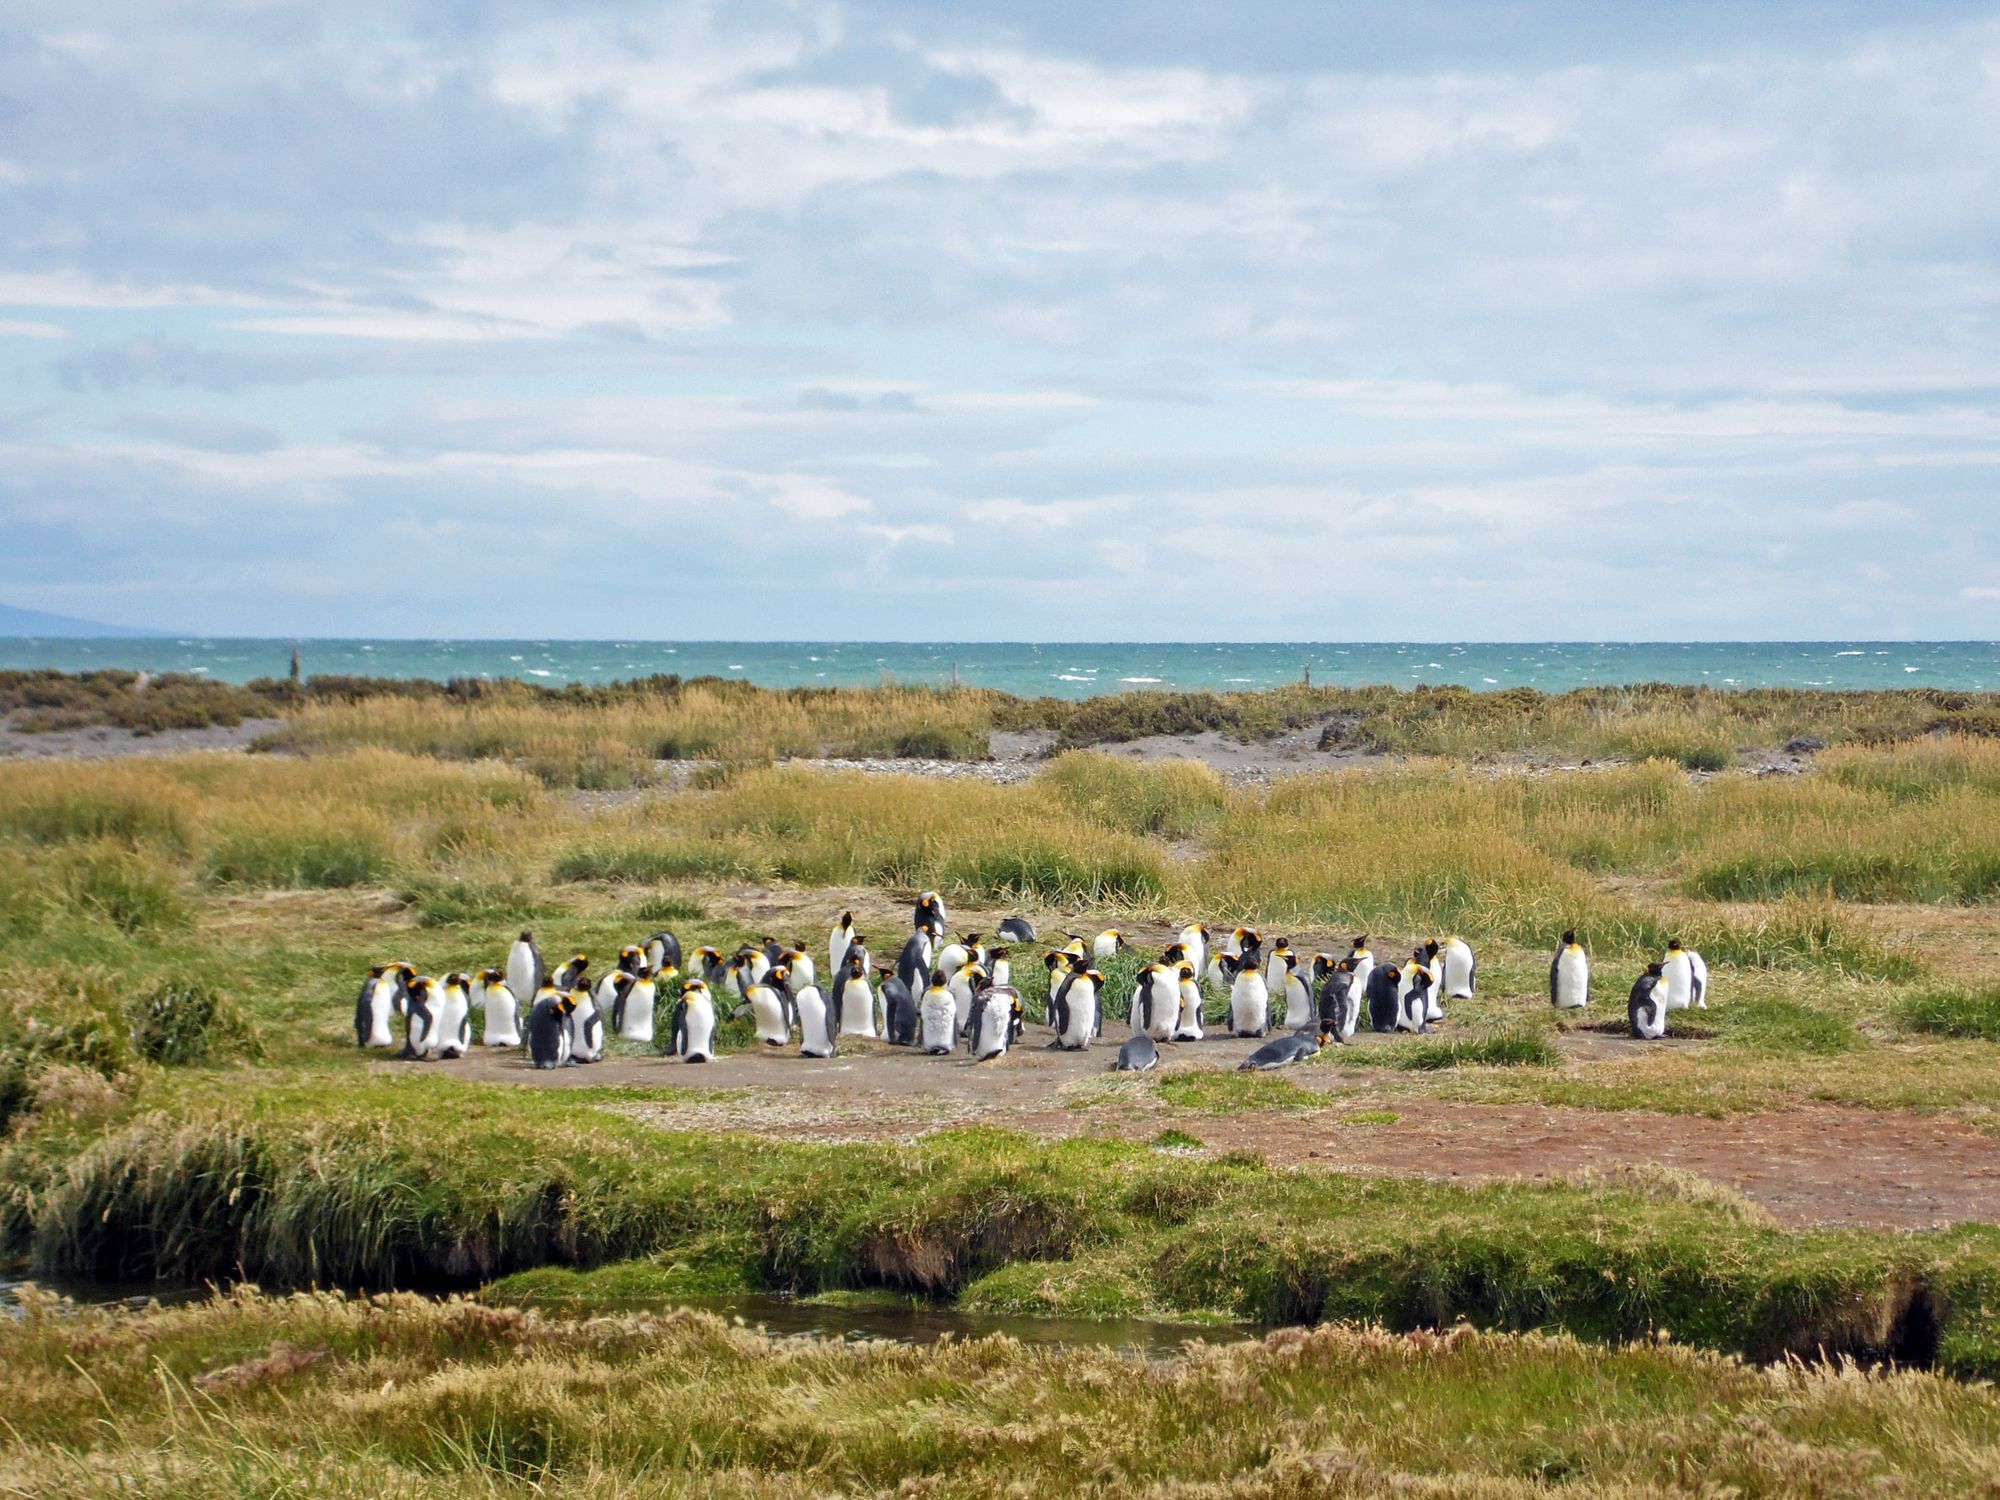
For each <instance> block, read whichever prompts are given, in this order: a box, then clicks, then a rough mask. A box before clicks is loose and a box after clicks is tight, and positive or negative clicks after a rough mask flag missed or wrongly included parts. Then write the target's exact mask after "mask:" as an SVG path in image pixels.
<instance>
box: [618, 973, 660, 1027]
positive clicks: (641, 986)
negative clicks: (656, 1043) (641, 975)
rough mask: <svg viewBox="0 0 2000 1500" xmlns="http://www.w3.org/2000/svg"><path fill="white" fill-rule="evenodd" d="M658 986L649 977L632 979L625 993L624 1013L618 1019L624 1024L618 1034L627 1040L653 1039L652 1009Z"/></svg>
mask: <svg viewBox="0 0 2000 1500" xmlns="http://www.w3.org/2000/svg"><path fill="white" fill-rule="evenodd" d="M658 995H659V986H658V985H656V984H655V983H654V982H653V981H652V980H650V979H639V980H635V981H633V984H632V988H631V989H630V990H628V991H626V994H625V1013H624V1015H623V1016H622V1017H620V1019H621V1020H622V1021H623V1022H624V1025H622V1026H620V1027H619V1028H618V1034H619V1035H620V1036H621V1037H623V1038H624V1039H625V1040H626V1041H628V1042H650V1041H651V1040H652V1039H653V1010H654V1008H655V1006H656V1004H657V1001H658Z"/></svg>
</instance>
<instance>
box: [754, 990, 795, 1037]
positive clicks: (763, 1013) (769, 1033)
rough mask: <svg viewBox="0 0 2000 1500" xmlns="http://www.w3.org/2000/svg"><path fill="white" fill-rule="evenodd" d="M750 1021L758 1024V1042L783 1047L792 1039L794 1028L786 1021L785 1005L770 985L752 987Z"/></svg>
mask: <svg viewBox="0 0 2000 1500" xmlns="http://www.w3.org/2000/svg"><path fill="white" fill-rule="evenodd" d="M750 1019H751V1020H752V1021H754V1022H755V1023H756V1026H757V1040H758V1041H760V1042H764V1043H767V1044H768V1045H770V1046H773V1047H782V1046H783V1045H784V1044H785V1043H786V1042H789V1041H790V1040H791V1039H792V1028H791V1027H790V1026H789V1025H788V1024H786V1021H785V1007H784V1003H783V1002H782V1001H781V1000H779V999H778V992H777V991H776V990H774V989H772V988H771V987H770V986H769V985H764V984H759V985H753V986H751V989H750Z"/></svg>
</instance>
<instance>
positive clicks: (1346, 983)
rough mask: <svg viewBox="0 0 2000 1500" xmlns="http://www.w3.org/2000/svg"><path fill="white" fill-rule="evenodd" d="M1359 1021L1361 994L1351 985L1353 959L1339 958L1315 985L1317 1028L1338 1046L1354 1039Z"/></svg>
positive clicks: (1352, 982)
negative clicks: (1318, 983) (1317, 997)
mask: <svg viewBox="0 0 2000 1500" xmlns="http://www.w3.org/2000/svg"><path fill="white" fill-rule="evenodd" d="M1360 1020H1361V994H1360V991H1359V990H1358V989H1357V988H1356V986H1355V983H1354V960H1352V959H1349V958H1343V959H1342V960H1341V961H1340V962H1339V963H1337V964H1335V965H1334V966H1333V967H1332V968H1331V969H1329V970H1328V971H1327V975H1326V978H1325V979H1323V980H1321V981H1320V986H1319V1029H1320V1030H1321V1031H1322V1032H1323V1033H1325V1034H1326V1035H1327V1036H1328V1037H1330V1038H1332V1040H1334V1041H1336V1042H1338V1043H1339V1044H1340V1045H1341V1046H1343V1047H1344V1046H1346V1045H1347V1044H1348V1043H1349V1042H1351V1041H1353V1040H1354V1031H1355V1028H1356V1027H1357V1026H1358V1025H1359V1024H1360Z"/></svg>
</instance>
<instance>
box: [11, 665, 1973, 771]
mask: <svg viewBox="0 0 2000 1500" xmlns="http://www.w3.org/2000/svg"><path fill="white" fill-rule="evenodd" d="M263 717H279V718H282V719H283V720H284V721H285V722H284V723H283V725H282V727H280V728H279V729H278V730H277V731H276V732H274V733H273V734H272V735H271V736H270V737H269V739H268V741H267V743H268V744H269V745H271V746H272V747H276V748H283V749H288V750H303V751H329V750H346V749H356V748H370V747H372V748H383V749H395V750H402V751H406V752H410V753H414V754H422V755H428V756H436V757H440V758H447V759H454V760H486V759H500V760H505V761H508V762H510V763H511V764H514V765H517V766H520V767H523V768H525V769H527V770H529V771H531V772H532V773H533V774H535V775H536V776H537V777H539V778H540V779H542V780H543V781H545V782H546V783H547V784H549V785H552V786H581V787H598V788H606V787H625V786H637V785H646V784H649V783H651V782H654V781H656V780H658V779H659V775H660V768H661V765H662V763H666V762H673V761H682V760H716V761H721V762H725V763H727V764H731V765H754V764H758V763H769V762H772V761H776V760H783V759H790V758H796V757H815V756H829V757H836V758H860V757H903V758H927V759H943V760H978V759H981V758H983V757H984V756H985V755H986V754H987V747H988V742H989V738H990V736H991V735H992V733H993V732H994V731H996V730H1016V731H1019V730H1040V731H1046V732H1048V733H1049V734H1051V735H1052V736H1053V737H1054V739H1055V742H1056V744H1057V746H1058V748H1061V749H1087V748H1090V747H1093V746H1100V745H1107V744H1120V743H1124V742H1127V741H1131V740H1135V739H1141V738H1145V737H1148V736H1155V735H1191V734H1198V733H1201V732H1205V731H1206V732H1214V733H1219V734H1222V735H1225V736H1228V737H1230V738H1233V739H1236V740H1241V741H1244V742H1256V741H1260V740H1269V739H1272V738H1275V737H1278V736H1281V735H1299V734H1305V735H1307V736H1308V737H1309V738H1311V739H1312V740H1313V742H1314V743H1315V744H1317V745H1318V746H1319V747H1321V748H1325V749H1350V750H1360V751H1370V752H1381V753H1393V754H1399V755H1418V756H1426V755H1427V756H1445V757H1450V758H1454V759H1458V760H1476V759H1493V758H1497V757H1508V756H1522V755H1528V756H1544V757H1562V758H1566V759H1569V760H1578V759H1586V758H1594V759H1598V760H1603V759H1607V758H1611V759H1619V760H1649V759H1660V760H1668V761H1672V762H1674V763H1676V764H1678V765H1680V766H1682V767H1684V768H1687V769H1694V770H1718V769H1721V768H1723V767H1726V766H1728V765H1730V764H1731V763H1732V762H1733V761H1734V760H1735V759H1736V757H1737V755H1738V753H1739V752H1740V751H1742V750H1746V749H1752V750H1755V749H1763V750H1773V749H1777V748H1779V747H1782V746H1784V745H1786V744H1788V743H1791V742H1793V741H1795V740H1799V739H1802V738H1810V739H1812V740H1816V741H1820V742H1823V743H1826V744H1843V745H1874V746H1880V745H1887V744H1892V743H1897V742H1901V741H1905V740H1909V739H1911V738H1914V737H1918V736H1926V735H1940V734H1959V735H1967V736H1972V737H1980V738H1994V737H2000V694H1993V693H1958V692H1947V691H1940V690H1935V689H1911V690H1906V691H1881V692H1851V693H1835V692H1824V691H1807V690H1796V689H1779V688H1771V689H1754V690H1746V691H1732V692H1723V691H1716V690H1713V689H1708V688H1694V687H1678V686H1674V685H1671V684H1664V683H1652V684H1641V685H1637V686H1633V687H1623V688H1584V689H1578V690H1575V691H1572V692H1568V693H1561V694H1545V693H1541V692H1537V691H1535V690H1534V689H1530V688H1512V689H1508V690H1506V691H1504V692H1496V693H1475V692H1472V691H1470V690H1468V689H1464V688H1456V687H1417V688H1413V689H1409V690H1403V689H1397V688H1391V687H1365V688H1336V687H1321V688H1308V687H1303V686H1294V687H1287V688H1278V689H1273V690H1268V691H1259V692H1247V693H1209V692H1192V693H1179V692H1132V693H1118V694H1108V695H1105V696H1102V697H1096V698H1089V699H1084V700H1081V701H1072V700H1067V699H1058V698H1035V699H1027V698H1016V697H1012V696H1010V695H1008V694H1005V693H998V692H992V691H987V690H982V689H973V688H951V689H936V688H928V687H911V686H899V685H896V684H893V683H885V684H884V685H882V686H881V687H878V688H846V689H832V688H780V689H765V688H759V687H756V686H753V685H751V684H749V683H746V682H742V681H738V680H734V679H727V680H725V679H720V678H694V679H690V680H685V681H684V680H682V679H681V678H678V677H671V676H665V677H651V678H644V679H638V680H634V681H631V682H622V683H611V684H606V685H602V686H597V687H586V686H583V685H580V684H572V685H568V686H565V687H559V688H546V687H541V686H538V685H536V684H533V683H527V682H519V681H506V680H502V681H489V680H484V679H469V678H468V679H459V680H455V681H452V682H447V683H436V682H426V681H405V680H399V679H391V678H357V677H327V676H321V677H312V678H308V679H306V680H305V681H303V682H292V681H287V680H278V679H261V680H259V681H256V682H252V683H248V684H245V685H243V686H234V685H231V684H227V683H218V682H210V681H207V680H206V679H202V678H196V677H188V676H174V675H171V674H169V675H166V676H161V677H156V678H153V679H151V680H149V681H145V682H141V680H140V679H139V678H138V676H137V674H134V673H131V672H119V671H104V672H94V673H88V674H83V675H79V676H70V675H66V674H63V673H58V672H0V719H6V720H10V721H11V722H12V723H13V724H14V725H15V727H17V728H19V729H25V730H30V731H33V730H53V729H73V728H79V727H84V726H88V725H96V724H106V725H112V726H116V727H121V728H127V729H134V730H137V731H139V732H142V733H143V732H151V731H156V730H160V729H168V728H197V727H202V726H204V725H210V724H229V725H234V724H238V723H241V722H242V721H243V720H245V719H249V718H263Z"/></svg>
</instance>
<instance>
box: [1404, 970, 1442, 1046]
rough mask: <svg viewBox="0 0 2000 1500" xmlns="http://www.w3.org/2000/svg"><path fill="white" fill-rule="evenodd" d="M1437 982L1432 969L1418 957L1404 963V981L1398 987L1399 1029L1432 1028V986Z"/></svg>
mask: <svg viewBox="0 0 2000 1500" xmlns="http://www.w3.org/2000/svg"><path fill="white" fill-rule="evenodd" d="M1435 982H1436V981H1435V980H1434V979H1433V977H1432V975H1431V971H1430V970H1429V969H1427V968H1425V967H1424V965H1423V964H1422V963H1421V962H1420V961H1419V960H1417V959H1416V958H1412V959H1411V960H1410V961H1409V962H1408V963H1407V964H1405V965H1403V978H1402V982H1401V983H1400V984H1399V985H1398V986H1397V987H1396V1029H1397V1030H1398V1031H1429V1030H1430V1029H1431V1026H1430V1020H1431V1001H1432V999H1433V998H1434V996H1433V993H1432V989H1431V986H1432V985H1433V984H1434V983H1435Z"/></svg>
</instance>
